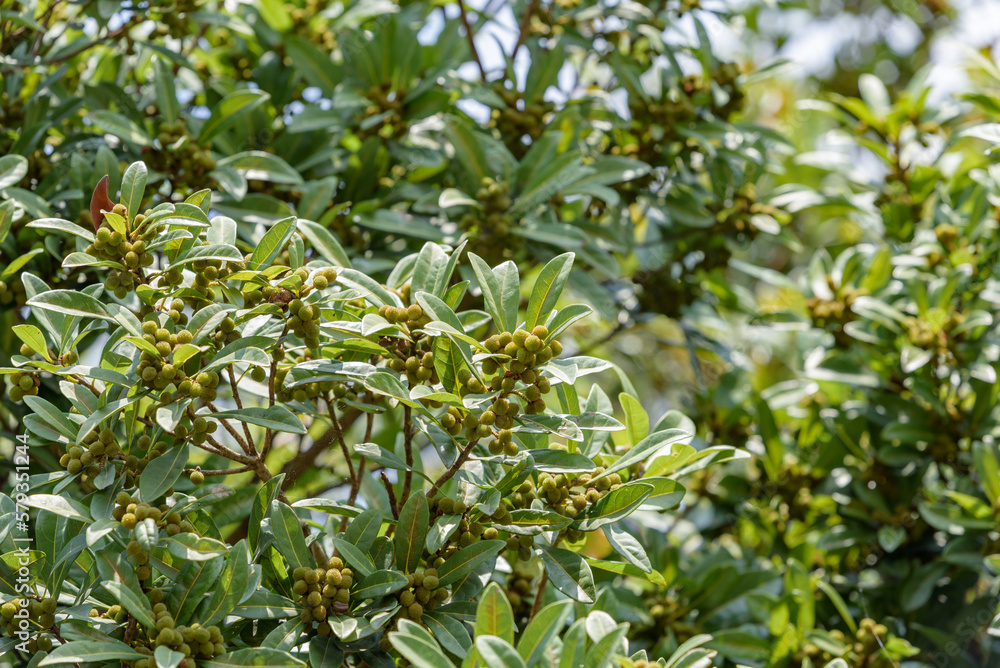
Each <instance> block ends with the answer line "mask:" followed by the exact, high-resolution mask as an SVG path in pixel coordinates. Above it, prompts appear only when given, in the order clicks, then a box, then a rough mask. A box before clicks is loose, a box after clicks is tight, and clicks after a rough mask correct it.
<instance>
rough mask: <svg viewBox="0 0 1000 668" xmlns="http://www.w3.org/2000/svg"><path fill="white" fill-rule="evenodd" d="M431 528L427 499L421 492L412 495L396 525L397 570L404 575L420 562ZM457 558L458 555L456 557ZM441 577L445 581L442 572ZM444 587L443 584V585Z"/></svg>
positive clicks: (400, 513) (439, 573)
mask: <svg viewBox="0 0 1000 668" xmlns="http://www.w3.org/2000/svg"><path fill="white" fill-rule="evenodd" d="M429 527H430V513H429V511H428V509H427V497H425V496H424V495H423V494H422V493H421V492H420V491H419V490H417V491H415V492H414V493H413V494H411V495H410V498H409V499H407V500H406V503H405V504H403V508H402V510H400V511H399V521H398V523H397V524H396V534H395V537H394V538H395V544H396V568H398V569H399V570H401V571H403V572H404V573H412V572H413V571H414V569H416V567H417V564H418V563H419V562H420V555H421V553H422V552H423V551H424V542H425V541H426V540H427V530H428V528H429ZM456 556H457V555H456ZM438 575H439V577H441V579H442V580H443V579H444V577H443V575H442V574H441V572H440V571H439V572H438ZM442 586H444V585H443V583H442Z"/></svg>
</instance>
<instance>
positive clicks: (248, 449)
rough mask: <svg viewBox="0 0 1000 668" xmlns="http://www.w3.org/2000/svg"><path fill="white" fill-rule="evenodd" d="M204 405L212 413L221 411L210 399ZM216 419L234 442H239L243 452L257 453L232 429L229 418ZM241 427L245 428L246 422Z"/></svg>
mask: <svg viewBox="0 0 1000 668" xmlns="http://www.w3.org/2000/svg"><path fill="white" fill-rule="evenodd" d="M205 405H206V406H208V407H209V408H210V409H212V412H213V413H221V412H222V411H220V410H219V409H218V408H216V406H215V404H213V403H212V402H211V401H206V402H205ZM216 419H217V420H218V421H219V422H220V423H221V424H222V427H223V428H224V429H225V430H226V431H228V432H229V435H230V436H232V437H233V438H235V439H236V442H237V443H239V444H240V448H241V449H242V450H243V452H245V453H246V454H248V455H251V456H253V455H256V454H257V450H256V448H251V447H250V444H249V443H248V442H246V441H244V440H243V437H242V436H241V435H240V433H239V432H238V431H236V430H235V429H233V425H231V424H230V423H229V420H227V419H226V418H216ZM243 427H244V428H246V423H244V424H243Z"/></svg>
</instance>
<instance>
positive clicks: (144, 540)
mask: <svg viewBox="0 0 1000 668" xmlns="http://www.w3.org/2000/svg"><path fill="white" fill-rule="evenodd" d="M159 541H160V530H159V529H157V528H156V521H155V520H154V519H153V518H152V517H147V518H146V519H144V520H142V521H141V522H139V523H138V524H136V525H135V542H137V543H139V547H141V548H142V549H144V550H145V551H146V552H152V550H153V548H155V547H156V544H157V543H158V542H159Z"/></svg>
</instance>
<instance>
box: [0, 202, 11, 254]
mask: <svg viewBox="0 0 1000 668" xmlns="http://www.w3.org/2000/svg"><path fill="white" fill-rule="evenodd" d="M13 223H14V200H11V199H9V200H7V201H5V202H0V243H3V241H4V240H5V239H6V238H7V235H8V234H10V227H11V225H12V224H13Z"/></svg>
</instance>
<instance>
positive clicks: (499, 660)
mask: <svg viewBox="0 0 1000 668" xmlns="http://www.w3.org/2000/svg"><path fill="white" fill-rule="evenodd" d="M476 651H477V652H479V656H480V657H481V658H482V660H483V663H485V664H486V665H487V666H489V667H490V668H524V659H522V658H521V655H519V654H518V653H517V650H516V649H514V647H513V646H512V645H511V644H510V643H509V642H507V641H506V640H503V639H502V638H497V637H496V636H482V637H479V638H476Z"/></svg>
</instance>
